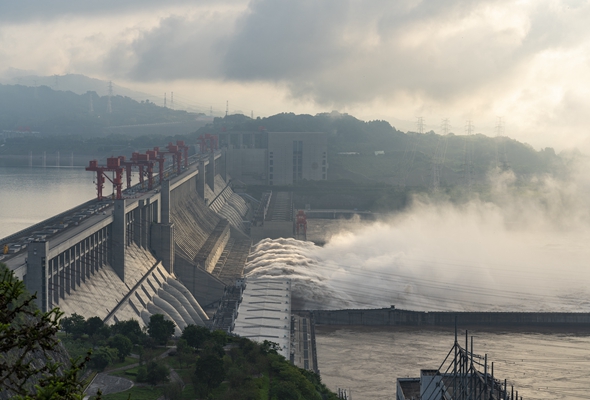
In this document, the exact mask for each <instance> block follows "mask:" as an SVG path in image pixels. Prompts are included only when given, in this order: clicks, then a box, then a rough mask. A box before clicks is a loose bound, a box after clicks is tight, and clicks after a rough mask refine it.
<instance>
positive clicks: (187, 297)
mask: <svg viewBox="0 0 590 400" xmlns="http://www.w3.org/2000/svg"><path fill="white" fill-rule="evenodd" d="M222 156H223V155H222V154H221V152H217V153H216V154H210V155H205V156H201V157H200V158H199V159H198V160H197V162H195V163H192V165H190V166H189V167H188V168H186V169H184V170H183V171H182V172H181V173H180V174H178V175H176V174H172V176H170V177H169V179H168V180H165V181H163V182H162V184H161V186H160V187H157V188H154V189H153V190H145V189H144V190H137V189H134V190H133V191H132V192H129V193H127V198H125V199H121V200H106V199H105V200H103V201H95V203H96V204H90V205H88V204H85V205H84V210H82V211H83V212H82V211H81V210H76V214H75V215H74V214H73V215H71V216H70V215H64V216H60V224H58V225H59V226H58V225H56V224H53V223H52V224H51V225H52V226H51V229H49V220H48V221H45V222H43V223H41V224H39V225H42V226H43V232H41V233H43V234H42V235H41V234H40V233H39V234H38V235H37V236H36V237H35V239H34V240H33V241H32V242H27V241H26V238H28V237H30V236H31V234H32V233H35V232H28V231H27V232H24V231H23V232H20V233H18V234H16V235H12V236H14V238H15V239H14V240H18V241H19V242H20V243H23V249H22V250H21V251H20V252H18V253H15V254H10V256H9V257H8V258H7V259H5V260H3V261H5V262H6V263H7V265H8V266H9V268H10V269H11V270H13V271H14V272H15V273H16V274H17V276H18V277H19V278H21V279H23V280H24V282H25V284H26V286H27V288H28V290H29V291H31V292H33V293H37V296H38V297H37V304H38V306H39V307H40V308H41V309H42V310H44V311H46V310H49V309H51V308H53V307H59V308H61V309H62V310H63V311H64V312H65V313H66V314H73V313H77V314H80V315H83V316H84V317H86V318H89V317H92V316H99V317H101V318H102V319H103V320H104V321H105V322H106V323H115V322H116V321H119V320H127V319H130V318H133V319H136V320H138V321H139V322H140V324H141V325H145V324H147V323H148V322H149V317H150V316H151V315H153V314H155V313H159V314H163V315H164V316H165V317H166V318H167V319H169V320H171V321H173V322H174V323H175V326H176V332H177V333H179V332H180V331H181V330H182V329H183V328H184V327H185V326H186V325H187V324H197V325H205V324H206V323H207V320H208V318H209V317H208V315H207V313H206V312H205V310H206V307H209V308H210V309H211V310H214V309H215V304H216V303H219V301H220V300H221V297H222V295H223V291H224V288H225V286H226V285H228V284H233V282H234V281H235V279H237V278H240V277H241V276H242V273H243V268H244V264H245V260H246V258H247V255H248V251H249V246H250V239H249V237H248V236H246V235H245V234H244V233H243V230H242V229H243V223H242V220H243V219H244V218H247V215H246V214H247V213H248V212H249V209H248V206H247V205H246V203H244V201H243V199H242V198H241V197H239V196H237V195H235V193H233V190H232V189H231V187H230V185H228V184H227V183H226V180H225V179H224V177H222V176H221V175H216V174H215V171H216V167H215V166H216V164H219V163H220V159H221V160H223V159H222ZM206 195H207V196H211V197H214V201H213V202H212V203H211V204H208V203H207V201H206V200H205V196H206ZM91 203H92V202H91ZM222 214H223V215H222ZM66 222H67V223H66ZM45 225H48V226H45ZM36 230H37V228H36ZM36 233H38V232H36ZM11 240H12V238H11ZM202 305H203V306H204V307H202Z"/></svg>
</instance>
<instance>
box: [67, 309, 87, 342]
mask: <svg viewBox="0 0 590 400" xmlns="http://www.w3.org/2000/svg"><path fill="white" fill-rule="evenodd" d="M61 326H62V328H63V330H64V331H65V332H66V335H67V334H68V333H71V334H72V335H74V336H75V337H79V336H80V335H82V334H83V333H84V331H85V330H86V320H85V319H84V317H83V316H81V315H78V314H76V313H73V314H72V315H71V316H69V317H65V318H62V320H61Z"/></svg>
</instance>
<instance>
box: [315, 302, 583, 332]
mask: <svg viewBox="0 0 590 400" xmlns="http://www.w3.org/2000/svg"><path fill="white" fill-rule="evenodd" d="M311 313H312V315H313V318H314V321H315V323H316V324H318V325H359V326H433V327H434V326H446V327H453V326H455V320H456V321H457V324H458V325H459V326H460V327H462V328H464V327H469V326H472V327H473V326H476V327H485V326H488V327H531V326H537V327H590V313H562V312H451V311H430V312H429V311H409V310H398V309H396V308H393V307H392V308H380V309H350V310H314V311H311Z"/></svg>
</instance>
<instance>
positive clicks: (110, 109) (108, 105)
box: [107, 81, 113, 114]
mask: <svg viewBox="0 0 590 400" xmlns="http://www.w3.org/2000/svg"><path fill="white" fill-rule="evenodd" d="M112 95H113V82H112V81H109V96H108V98H107V114H111V113H112V112H113V107H112V106H111V96H112Z"/></svg>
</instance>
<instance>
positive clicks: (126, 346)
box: [109, 333, 133, 362]
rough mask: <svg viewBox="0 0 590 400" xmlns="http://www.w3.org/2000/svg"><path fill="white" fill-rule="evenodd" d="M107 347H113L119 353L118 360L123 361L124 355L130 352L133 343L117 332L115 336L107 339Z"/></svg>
mask: <svg viewBox="0 0 590 400" xmlns="http://www.w3.org/2000/svg"><path fill="white" fill-rule="evenodd" d="M109 347H112V348H113V349H117V352H118V354H119V361H121V362H123V361H125V357H127V356H128V355H129V354H131V350H132V349H133V343H131V340H129V339H128V338H126V337H125V336H123V335H121V334H120V333H117V334H116V335H115V336H113V337H111V338H110V339H109Z"/></svg>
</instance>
